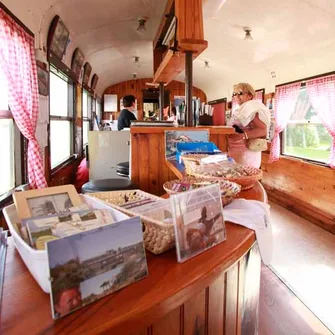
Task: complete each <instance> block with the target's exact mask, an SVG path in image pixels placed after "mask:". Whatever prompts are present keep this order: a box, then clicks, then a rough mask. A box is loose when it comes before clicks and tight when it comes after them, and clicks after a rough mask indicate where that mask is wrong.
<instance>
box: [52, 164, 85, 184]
mask: <svg viewBox="0 0 335 335" xmlns="http://www.w3.org/2000/svg"><path fill="white" fill-rule="evenodd" d="M79 161H80V160H79V159H78V160H74V161H73V162H71V163H69V164H67V165H66V166H64V167H63V168H60V169H59V170H58V171H57V172H55V173H53V174H52V175H51V180H50V181H49V183H48V186H49V187H50V186H60V185H67V184H73V183H74V180H75V174H76V170H77V167H78V164H79Z"/></svg>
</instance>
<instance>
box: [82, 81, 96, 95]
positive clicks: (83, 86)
mask: <svg viewBox="0 0 335 335" xmlns="http://www.w3.org/2000/svg"><path fill="white" fill-rule="evenodd" d="M82 88H83V89H84V90H85V91H87V92H88V93H90V94H91V95H92V97H93V96H94V91H93V90H92V88H91V87H89V86H88V85H87V84H82Z"/></svg>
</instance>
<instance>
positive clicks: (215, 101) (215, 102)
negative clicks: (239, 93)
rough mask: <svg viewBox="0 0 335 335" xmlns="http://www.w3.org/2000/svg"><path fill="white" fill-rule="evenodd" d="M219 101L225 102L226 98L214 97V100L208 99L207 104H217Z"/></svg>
mask: <svg viewBox="0 0 335 335" xmlns="http://www.w3.org/2000/svg"><path fill="white" fill-rule="evenodd" d="M221 102H227V98H222V99H216V100H211V101H208V105H214V104H219V103H221Z"/></svg>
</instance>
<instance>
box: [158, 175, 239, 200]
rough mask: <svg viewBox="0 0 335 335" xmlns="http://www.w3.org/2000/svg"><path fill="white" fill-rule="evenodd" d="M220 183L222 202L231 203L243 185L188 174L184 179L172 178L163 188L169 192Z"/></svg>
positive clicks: (173, 192)
mask: <svg viewBox="0 0 335 335" xmlns="http://www.w3.org/2000/svg"><path fill="white" fill-rule="evenodd" d="M216 183H219V184H220V190H221V198H222V204H223V205H227V204H229V203H230V202H231V201H232V200H233V199H234V198H236V196H237V195H238V194H239V193H240V191H241V186H240V185H238V184H236V183H234V182H231V181H228V180H224V179H216V180H214V179H205V178H197V177H192V176H188V177H185V178H183V179H176V180H170V181H167V182H165V183H164V185H163V188H164V190H165V191H166V192H167V193H169V194H175V193H179V192H184V191H188V190H191V189H195V188H198V187H202V186H206V185H211V184H216Z"/></svg>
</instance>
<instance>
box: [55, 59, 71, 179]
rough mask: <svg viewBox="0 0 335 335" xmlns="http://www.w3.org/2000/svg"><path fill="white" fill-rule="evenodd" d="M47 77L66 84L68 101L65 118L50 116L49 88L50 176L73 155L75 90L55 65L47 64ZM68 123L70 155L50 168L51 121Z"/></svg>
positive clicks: (69, 79) (69, 80) (68, 78)
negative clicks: (57, 78)
mask: <svg viewBox="0 0 335 335" xmlns="http://www.w3.org/2000/svg"><path fill="white" fill-rule="evenodd" d="M49 64H50V67H49V76H51V74H53V75H56V76H58V77H59V78H61V79H62V80H64V81H65V82H67V87H68V101H67V116H59V115H52V114H51V105H50V104H51V99H50V95H51V94H52V93H51V87H50V88H49V92H50V93H49V122H50V123H49V124H50V127H49V155H50V169H51V174H54V173H55V172H57V171H58V170H59V169H61V168H62V167H63V166H64V165H66V164H67V163H68V162H69V161H72V160H73V158H74V156H75V154H74V152H75V150H74V142H75V139H74V134H75V129H74V127H75V122H74V121H75V117H74V115H75V101H76V89H75V82H74V81H73V80H72V79H71V78H70V77H68V76H67V75H66V74H64V73H63V72H62V71H61V70H60V69H58V68H57V67H56V66H55V65H53V64H52V63H49ZM49 85H50V79H49ZM52 120H54V121H68V122H70V143H69V146H70V155H69V157H67V158H66V159H64V160H63V161H61V162H59V163H58V164H57V165H56V166H54V167H52V165H51V155H52V152H51V151H52V150H51V121H52Z"/></svg>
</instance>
